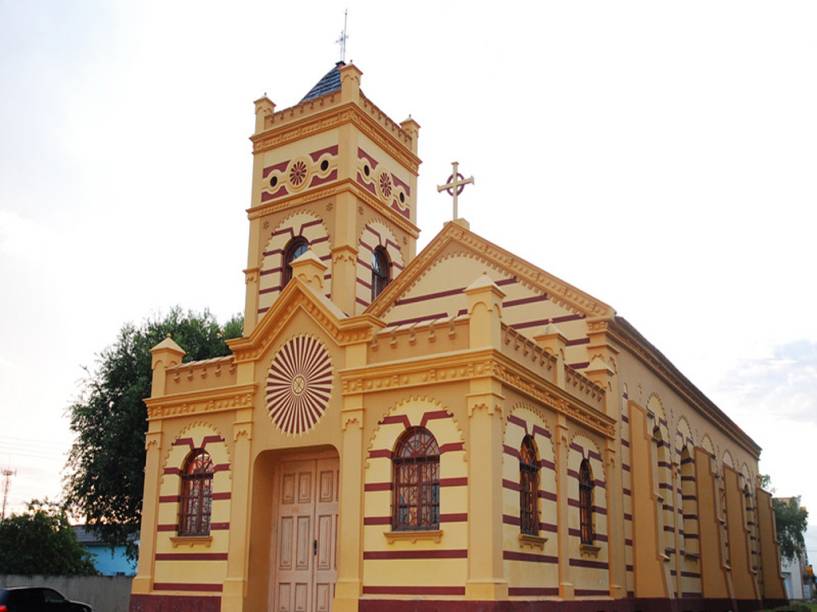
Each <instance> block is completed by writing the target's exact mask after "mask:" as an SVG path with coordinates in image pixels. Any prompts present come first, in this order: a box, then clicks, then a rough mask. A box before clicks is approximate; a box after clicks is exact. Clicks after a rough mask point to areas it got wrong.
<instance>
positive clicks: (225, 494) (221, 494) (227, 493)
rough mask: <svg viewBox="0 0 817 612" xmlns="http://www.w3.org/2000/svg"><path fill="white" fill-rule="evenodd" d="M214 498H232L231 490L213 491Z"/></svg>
mask: <svg viewBox="0 0 817 612" xmlns="http://www.w3.org/2000/svg"><path fill="white" fill-rule="evenodd" d="M212 498H213V499H214V500H219V499H230V492H229V491H225V492H224V493H213V495H212Z"/></svg>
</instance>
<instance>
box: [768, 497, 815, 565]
mask: <svg viewBox="0 0 817 612" xmlns="http://www.w3.org/2000/svg"><path fill="white" fill-rule="evenodd" d="M772 507H773V508H774V519H775V523H776V524H777V541H778V542H779V543H780V554H781V555H782V556H784V557H786V558H787V559H794V558H795V557H802V558H804V559H805V551H806V540H805V537H804V534H805V533H806V529H807V528H808V510H806V509H805V508H803V507H801V506H800V496H799V495H798V496H797V497H782V498H778V497H775V498H774V499H772Z"/></svg>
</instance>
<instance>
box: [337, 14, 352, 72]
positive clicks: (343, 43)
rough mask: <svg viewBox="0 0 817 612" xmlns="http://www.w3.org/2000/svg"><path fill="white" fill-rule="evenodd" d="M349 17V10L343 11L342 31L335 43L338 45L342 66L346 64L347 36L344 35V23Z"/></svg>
mask: <svg viewBox="0 0 817 612" xmlns="http://www.w3.org/2000/svg"><path fill="white" fill-rule="evenodd" d="M348 17H349V9H344V11H343V31H342V32H341V33H340V38H338V39H337V40H336V41H335V42H336V43H337V44H338V45H340V61H341V62H343V63H344V64H345V63H346V40H347V39H348V38H349V35H348V34H347V33H346V22H347V18H348Z"/></svg>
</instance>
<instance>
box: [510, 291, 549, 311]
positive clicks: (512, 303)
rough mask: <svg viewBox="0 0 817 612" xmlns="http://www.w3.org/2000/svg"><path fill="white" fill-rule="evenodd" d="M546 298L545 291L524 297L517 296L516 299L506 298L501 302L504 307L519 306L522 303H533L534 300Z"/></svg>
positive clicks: (538, 300)
mask: <svg viewBox="0 0 817 612" xmlns="http://www.w3.org/2000/svg"><path fill="white" fill-rule="evenodd" d="M547 299H548V295H547V293H545V294H544V295H532V296H530V297H526V298H519V299H517V300H506V301H504V302H502V305H503V306H504V307H506V308H507V307H508V306H521V305H522V304H533V303H534V302H545V301H547Z"/></svg>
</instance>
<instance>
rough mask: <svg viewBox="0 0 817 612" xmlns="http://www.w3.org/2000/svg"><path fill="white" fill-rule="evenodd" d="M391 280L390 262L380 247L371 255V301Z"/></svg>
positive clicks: (383, 249)
mask: <svg viewBox="0 0 817 612" xmlns="http://www.w3.org/2000/svg"><path fill="white" fill-rule="evenodd" d="M390 280H391V261H390V260H389V254H388V253H387V252H386V249H385V248H384V247H382V246H378V247H376V248H375V250H374V252H373V253H372V301H374V300H375V298H376V297H377V296H378V295H380V293H381V292H382V291H383V289H385V288H386V285H388V284H389V281H390Z"/></svg>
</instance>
